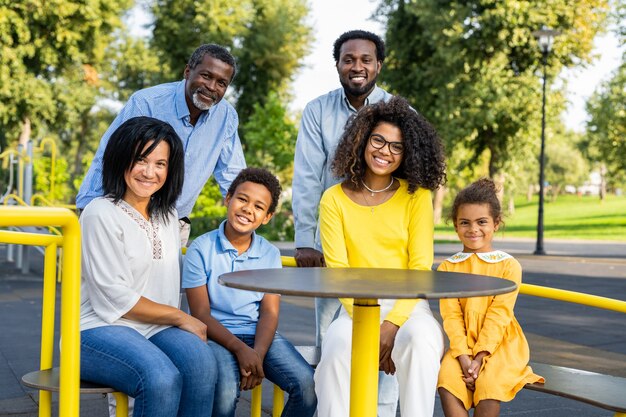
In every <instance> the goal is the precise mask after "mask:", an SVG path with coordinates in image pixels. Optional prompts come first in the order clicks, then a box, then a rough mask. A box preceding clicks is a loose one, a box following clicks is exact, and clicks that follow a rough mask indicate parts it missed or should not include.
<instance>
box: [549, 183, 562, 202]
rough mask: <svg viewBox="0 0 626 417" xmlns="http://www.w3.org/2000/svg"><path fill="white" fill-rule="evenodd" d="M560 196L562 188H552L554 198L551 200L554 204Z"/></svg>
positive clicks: (554, 186) (555, 186) (556, 186)
mask: <svg viewBox="0 0 626 417" xmlns="http://www.w3.org/2000/svg"><path fill="white" fill-rule="evenodd" d="M559 194H561V186H560V185H553V186H552V198H551V200H552V202H553V203H554V202H555V201H556V198H557V197H558V196H559Z"/></svg>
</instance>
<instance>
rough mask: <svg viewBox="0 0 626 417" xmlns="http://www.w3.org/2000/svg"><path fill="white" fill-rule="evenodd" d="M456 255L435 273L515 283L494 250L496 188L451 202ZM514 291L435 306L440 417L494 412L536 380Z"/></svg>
mask: <svg viewBox="0 0 626 417" xmlns="http://www.w3.org/2000/svg"><path fill="white" fill-rule="evenodd" d="M450 217H451V218H452V221H453V223H454V228H455V230H456V232H457V235H458V236H459V239H461V242H462V243H463V252H459V253H457V254H455V255H453V256H452V257H450V258H448V259H447V260H445V261H444V262H443V263H442V264H441V265H440V266H439V268H438V270H439V271H450V272H463V273H469V274H480V275H488V276H493V277H498V278H503V279H508V280H510V281H514V282H515V283H516V284H517V285H518V286H519V285H520V284H521V282H522V268H521V266H520V264H519V262H517V261H516V260H515V258H513V257H512V256H511V255H509V254H508V253H505V252H502V251H498V250H494V249H493V248H492V246H491V243H492V240H493V234H494V232H496V231H497V230H498V228H499V227H500V225H501V224H502V212H501V209H500V202H499V201H498V198H497V196H496V187H495V184H494V183H493V182H492V181H491V180H489V179H481V180H478V181H476V182H474V183H473V184H471V185H470V186H468V187H467V188H465V189H463V190H462V191H461V192H460V193H459V194H458V195H457V196H456V198H455V200H454V204H453V206H452V213H451V216H450ZM518 292H519V290H517V291H514V292H512V293H508V294H502V295H496V296H489V297H473V298H451V299H442V300H441V301H440V303H439V309H440V312H441V316H442V317H443V327H444V330H445V332H446V334H447V335H448V338H449V339H450V349H448V351H447V352H446V354H445V355H444V357H443V360H442V363H441V369H440V372H439V381H438V383H437V388H438V390H439V395H440V397H441V403H442V406H443V411H444V414H445V415H446V417H460V416H463V417H467V416H468V415H469V413H468V410H469V409H470V408H472V407H475V410H474V416H475V417H491V416H498V415H499V414H500V402H501V401H510V400H512V399H513V398H514V397H515V394H516V393H517V392H518V391H519V390H521V389H522V388H523V387H524V385H526V384H528V383H534V382H538V381H543V378H542V377H540V376H538V375H535V374H534V373H533V371H532V369H531V368H530V366H528V360H529V357H530V351H529V348H528V342H527V341H526V338H525V337H524V333H523V332H522V328H521V327H520V325H519V323H518V322H517V320H516V319H515V316H514V315H513V307H514V306H515V300H516V299H517V294H518Z"/></svg>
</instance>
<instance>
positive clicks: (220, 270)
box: [182, 221, 282, 334]
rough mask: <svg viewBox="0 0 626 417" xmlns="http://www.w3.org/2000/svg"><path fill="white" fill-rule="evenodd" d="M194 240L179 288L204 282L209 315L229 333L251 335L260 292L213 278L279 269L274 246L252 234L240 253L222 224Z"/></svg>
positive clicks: (253, 331) (256, 314)
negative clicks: (246, 271) (230, 285)
mask: <svg viewBox="0 0 626 417" xmlns="http://www.w3.org/2000/svg"><path fill="white" fill-rule="evenodd" d="M225 224H226V221H224V222H222V224H220V227H219V228H218V229H216V230H213V231H211V232H208V233H205V234H203V235H202V236H200V237H198V238H196V239H194V241H193V243H192V244H191V246H189V248H188V249H187V254H186V255H185V263H184V267H183V284H182V287H183V288H196V287H199V286H201V285H206V286H207V290H208V293H209V302H210V303H211V315H212V316H213V317H214V318H215V319H216V320H218V321H219V322H220V323H222V325H223V326H224V327H226V328H227V329H228V330H229V331H230V332H231V333H233V334H255V333H256V324H257V322H258V320H259V305H260V302H261V299H262V298H263V295H264V293H262V292H253V291H245V290H238V289H236V288H228V287H225V286H223V285H220V284H219V283H218V282H217V279H218V278H219V276H220V275H222V274H224V273H226V272H234V271H243V270H249V269H263V268H280V267H281V266H282V263H281V260H280V252H279V250H278V248H277V247H276V246H274V245H272V244H271V243H269V242H268V241H267V240H265V239H264V238H263V237H261V236H259V235H257V234H256V233H253V234H252V244H251V245H250V247H249V248H248V250H247V251H245V252H244V253H242V254H241V255H238V254H237V249H235V248H234V247H233V245H232V244H231V243H230V241H229V240H228V239H227V238H226V235H225V234H224V225H225Z"/></svg>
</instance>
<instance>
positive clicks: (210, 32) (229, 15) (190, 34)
mask: <svg viewBox="0 0 626 417" xmlns="http://www.w3.org/2000/svg"><path fill="white" fill-rule="evenodd" d="M152 14H153V15H154V29H153V32H152V45H151V46H152V48H153V50H154V51H155V52H156V54H157V56H158V57H159V58H160V61H161V62H163V63H164V64H165V68H164V70H166V72H164V73H163V75H162V80H161V81H172V80H177V79H181V78H182V75H183V69H184V68H185V64H186V63H187V61H188V60H189V57H190V56H191V53H192V52H193V51H194V50H195V49H196V48H197V47H198V46H200V45H202V44H205V43H217V44H220V45H224V46H226V47H229V48H231V49H232V48H233V47H234V46H235V45H237V44H241V42H242V34H243V33H244V32H245V31H246V27H247V26H248V25H249V24H250V21H251V19H252V17H253V15H254V8H253V3H252V1H251V0H243V1H236V2H235V1H230V0H156V1H155V3H154V5H153V7H152Z"/></svg>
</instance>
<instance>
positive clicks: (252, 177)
mask: <svg viewBox="0 0 626 417" xmlns="http://www.w3.org/2000/svg"><path fill="white" fill-rule="evenodd" d="M247 181H250V182H253V183H255V184H260V185H263V186H265V188H267V190H268V191H269V192H270V195H271V196H272V203H271V204H270V206H269V208H268V209H267V212H268V214H272V213H274V212H275V211H276V206H277V205H278V200H279V199H280V193H281V191H282V189H281V187H280V182H279V181H278V178H276V177H275V176H274V174H272V173H271V172H269V171H268V170H267V169H265V168H251V167H250V168H245V169H242V170H241V171H240V172H239V174H238V175H237V176H236V177H235V179H234V180H233V182H232V183H231V184H230V187H228V192H227V193H226V195H230V196H232V195H234V194H235V190H237V187H238V186H239V185H240V184H243V183H244V182H247Z"/></svg>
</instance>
